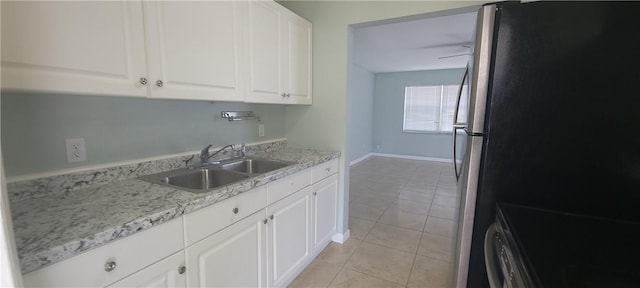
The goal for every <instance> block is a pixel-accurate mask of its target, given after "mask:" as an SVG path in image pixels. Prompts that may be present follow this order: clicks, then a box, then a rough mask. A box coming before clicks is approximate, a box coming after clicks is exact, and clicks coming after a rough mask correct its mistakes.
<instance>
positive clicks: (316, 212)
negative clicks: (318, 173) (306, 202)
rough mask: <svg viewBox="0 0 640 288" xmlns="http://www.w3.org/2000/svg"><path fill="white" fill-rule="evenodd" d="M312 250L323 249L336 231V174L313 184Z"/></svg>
mask: <svg viewBox="0 0 640 288" xmlns="http://www.w3.org/2000/svg"><path fill="white" fill-rule="evenodd" d="M312 189H313V251H318V252H319V250H322V249H324V247H325V246H326V245H327V244H329V242H331V237H332V236H333V235H334V234H335V233H336V223H337V217H338V174H333V175H331V176H329V177H328V178H326V179H324V180H322V181H320V182H317V183H315V184H313V187H312Z"/></svg>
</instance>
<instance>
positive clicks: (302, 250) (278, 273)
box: [267, 187, 311, 287]
mask: <svg viewBox="0 0 640 288" xmlns="http://www.w3.org/2000/svg"><path fill="white" fill-rule="evenodd" d="M267 215H269V217H268V218H269V225H268V226H269V228H268V230H267V234H268V235H269V237H268V238H267V242H268V245H269V247H268V259H269V264H268V266H267V267H268V271H269V273H268V283H269V286H270V287H285V286H287V285H288V284H289V283H290V282H291V281H292V280H293V279H294V278H295V277H296V276H297V275H298V274H299V272H300V271H301V270H302V269H303V268H304V267H305V266H306V264H307V260H310V256H311V187H307V188H304V189H302V190H300V191H298V192H296V193H294V194H293V195H290V196H288V197H287V198H284V199H282V200H280V201H278V202H276V203H274V204H272V205H270V206H269V207H267Z"/></svg>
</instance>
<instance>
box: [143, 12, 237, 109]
mask: <svg viewBox="0 0 640 288" xmlns="http://www.w3.org/2000/svg"><path fill="white" fill-rule="evenodd" d="M240 13H241V11H240V2H238V1H194V2H191V1H189V2H183V1H157V2H156V1H149V2H144V16H145V26H146V32H147V56H148V59H149V60H148V62H149V80H150V90H151V97H154V98H173V99H196V100H219V101H243V98H244V92H243V88H244V83H242V78H243V75H242V74H243V73H242V72H241V69H242V68H243V66H244V63H242V60H243V59H244V57H243V55H244V52H243V51H242V49H243V43H242V42H241V41H242V40H243V38H242V30H241V14H240Z"/></svg>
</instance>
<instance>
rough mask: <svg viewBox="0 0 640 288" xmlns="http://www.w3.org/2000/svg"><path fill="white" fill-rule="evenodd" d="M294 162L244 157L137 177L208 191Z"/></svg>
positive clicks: (201, 191) (182, 187)
mask: <svg viewBox="0 0 640 288" xmlns="http://www.w3.org/2000/svg"><path fill="white" fill-rule="evenodd" d="M293 164H295V163H292V162H285V161H280V160H271V159H262V158H253V157H243V158H239V159H238V158H236V159H230V160H226V161H224V162H221V163H217V164H206V165H203V166H201V167H195V168H182V169H177V170H172V171H168V172H162V173H158V174H152V175H147V176H143V177H140V178H138V179H140V180H144V181H147V182H151V183H154V184H160V185H164V186H169V187H174V188H180V189H182V190H186V191H189V192H194V193H205V192H208V191H211V190H213V189H216V188H220V187H222V186H226V185H229V184H233V183H236V182H238V181H242V180H245V179H248V178H250V177H254V176H257V175H260V174H264V173H267V172H271V171H274V170H278V169H280V168H284V167H287V166H290V165H293Z"/></svg>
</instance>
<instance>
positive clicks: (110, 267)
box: [104, 261, 116, 272]
mask: <svg viewBox="0 0 640 288" xmlns="http://www.w3.org/2000/svg"><path fill="white" fill-rule="evenodd" d="M113 270H116V262H115V261H109V262H107V263H104V271H107V272H111V271H113Z"/></svg>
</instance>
